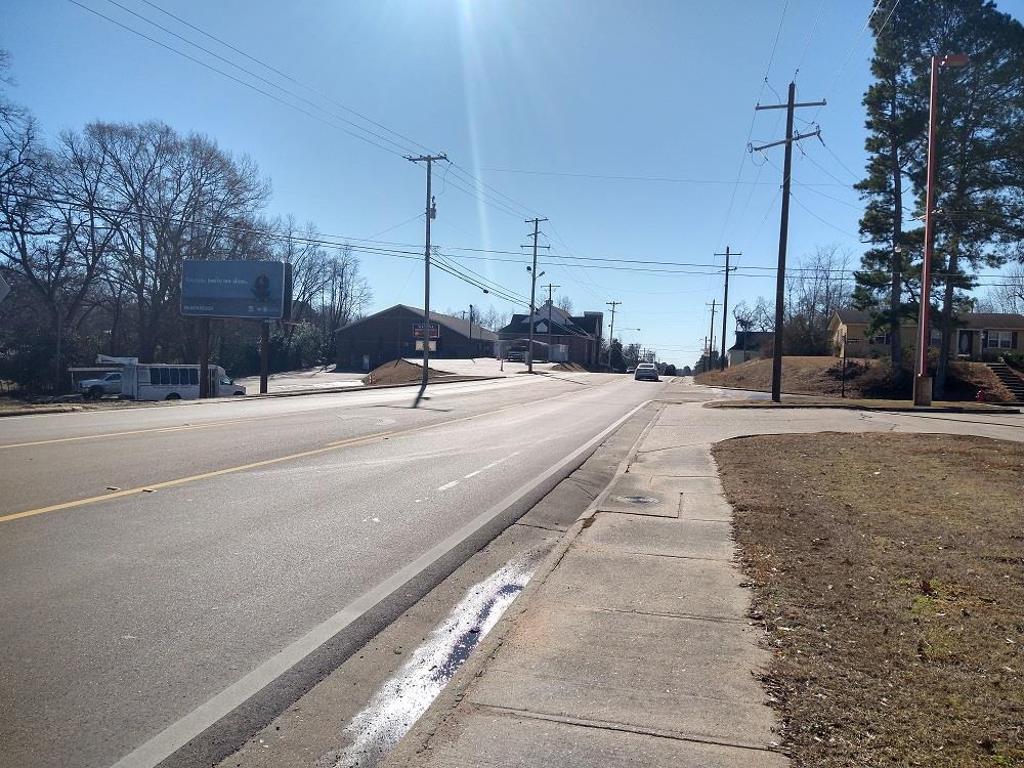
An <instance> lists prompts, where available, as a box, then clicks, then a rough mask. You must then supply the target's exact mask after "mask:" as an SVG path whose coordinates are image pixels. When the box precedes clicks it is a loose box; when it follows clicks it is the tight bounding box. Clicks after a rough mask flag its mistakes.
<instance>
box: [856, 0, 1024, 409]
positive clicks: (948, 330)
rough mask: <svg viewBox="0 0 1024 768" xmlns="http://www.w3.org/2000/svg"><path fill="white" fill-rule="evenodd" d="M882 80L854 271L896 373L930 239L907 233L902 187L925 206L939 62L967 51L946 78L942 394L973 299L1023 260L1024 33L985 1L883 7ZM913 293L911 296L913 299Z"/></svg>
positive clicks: (922, 0)
mask: <svg viewBox="0 0 1024 768" xmlns="http://www.w3.org/2000/svg"><path fill="white" fill-rule="evenodd" d="M872 29H873V31H874V33H875V55H874V59H873V60H872V73H873V75H874V77H875V81H874V82H873V83H872V85H871V86H870V87H869V88H868V91H867V93H866V94H865V97H864V105H865V107H866V109H867V128H868V130H869V136H868V139H867V141H866V147H867V149H868V151H869V153H870V158H869V161H868V165H867V171H868V173H867V177H866V178H865V179H864V180H863V181H862V182H861V183H860V184H858V185H857V188H858V189H860V190H861V192H862V193H863V194H864V197H865V198H866V199H867V205H866V209H865V213H864V216H863V218H862V219H861V223H860V228H861V232H862V233H863V234H864V235H866V236H867V238H868V239H869V242H871V243H872V245H873V246H874V247H873V248H871V249H870V250H868V251H867V252H866V253H865V254H864V256H863V258H862V262H861V263H862V269H861V270H860V271H859V272H858V273H857V284H858V287H857V292H856V301H857V305H858V306H859V307H861V308H865V309H870V310H872V311H873V313H874V314H875V317H876V319H877V325H878V327H882V326H888V328H889V330H890V333H891V334H892V335H891V339H892V347H891V349H890V355H891V357H892V362H893V367H894V370H895V368H896V367H897V366H898V365H900V364H901V363H902V361H901V360H900V356H901V350H900V349H899V325H898V322H899V318H900V317H903V316H906V315H908V314H909V315H914V314H916V310H917V309H918V307H917V304H918V301H912V302H910V301H907V300H906V299H908V298H911V297H912V296H913V294H914V293H915V292H914V291H913V285H908V284H907V278H912V277H913V276H914V275H915V274H917V273H918V269H919V267H915V266H914V265H913V262H914V261H917V262H918V263H919V261H920V253H921V242H922V230H921V228H920V227H915V229H914V230H911V231H907V230H905V229H904V225H905V221H906V219H907V217H906V211H905V209H906V205H905V203H904V199H905V195H906V194H907V193H908V191H909V190H907V189H906V187H905V185H904V182H906V181H907V180H909V181H910V182H911V187H912V191H913V193H914V195H915V197H916V200H917V211H915V214H917V216H916V217H915V218H920V214H921V213H922V212H923V211H924V205H925V181H926V163H927V150H928V147H927V120H928V109H929V91H930V89H929V82H930V74H931V72H930V70H931V67H930V59H931V57H932V56H933V55H938V56H941V55H946V54H955V53H966V54H968V56H970V58H971V64H970V65H969V66H968V67H966V68H964V69H960V70H950V71H944V72H943V74H942V81H941V85H940V99H939V101H940V114H939V124H938V145H937V151H938V164H937V169H938V170H937V174H936V189H937V197H936V219H935V222H936V238H935V246H936V247H935V256H934V262H933V264H932V270H933V276H934V278H935V288H937V289H939V290H936V291H935V295H936V296H937V297H941V311H940V312H939V313H938V314H937V316H936V321H937V322H936V323H935V325H937V326H938V327H939V328H940V330H941V338H942V341H941V351H940V356H939V365H938V369H937V371H936V381H935V388H936V392H937V394H938V395H939V396H941V395H942V391H943V388H944V385H945V380H946V375H947V371H948V364H949V348H950V340H951V338H952V334H953V331H954V317H955V314H956V311H957V309H958V307H961V306H964V302H965V299H966V293H965V291H967V290H969V289H970V288H971V287H973V286H974V285H975V282H976V281H975V275H976V273H977V271H978V270H979V269H980V268H982V267H984V266H990V267H991V266H999V265H1001V264H1003V263H1005V262H1006V260H1007V259H1008V258H1009V257H1010V256H1011V255H1012V254H1013V253H1014V250H1015V249H1016V252H1017V254H1019V253H1020V241H1021V238H1022V234H1024V179H1022V178H1021V175H1020V174H1019V173H1018V172H1016V171H1017V170H1019V164H1020V156H1021V151H1022V149H1024V130H1022V129H1021V123H1022V122H1024V26H1022V25H1021V24H1020V23H1019V22H1017V21H1015V20H1014V19H1013V18H1012V17H1010V16H1008V15H1007V14H1003V13H1000V12H999V11H998V10H996V7H995V4H994V3H992V2H989V1H988V0H903V2H896V1H895V0H886V1H885V2H883V4H882V6H881V7H880V8H879V9H878V11H876V13H875V14H874V15H873V17H872ZM908 288H910V289H911V290H907V289H908Z"/></svg>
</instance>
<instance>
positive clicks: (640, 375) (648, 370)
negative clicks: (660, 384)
mask: <svg viewBox="0 0 1024 768" xmlns="http://www.w3.org/2000/svg"><path fill="white" fill-rule="evenodd" d="M633 378H634V379H636V380H637V381H640V380H642V379H646V380H647V381H661V377H660V376H659V375H658V366H656V365H655V364H654V363H640V365H638V366H637V367H636V373H634V374H633Z"/></svg>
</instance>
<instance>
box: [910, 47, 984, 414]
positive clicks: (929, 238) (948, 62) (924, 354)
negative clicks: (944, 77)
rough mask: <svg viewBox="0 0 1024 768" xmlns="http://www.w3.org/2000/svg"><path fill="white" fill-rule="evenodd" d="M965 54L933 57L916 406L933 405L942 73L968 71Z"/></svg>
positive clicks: (918, 325) (915, 381)
mask: <svg viewBox="0 0 1024 768" xmlns="http://www.w3.org/2000/svg"><path fill="white" fill-rule="evenodd" d="M970 61H971V60H970V58H968V56H967V55H966V54H962V53H961V54H955V55H949V56H932V79H931V96H930V100H929V103H928V170H927V182H926V186H925V204H924V264H922V265H921V309H920V312H919V313H918V319H917V365H916V371H915V374H916V375H915V377H914V405H931V404H932V378H931V376H929V375H928V342H929V340H930V335H931V334H930V329H929V327H928V310H929V304H930V301H931V298H930V293H931V279H932V255H933V254H934V252H935V210H934V209H935V163H936V160H937V155H938V147H937V146H936V135H937V133H938V122H939V70H940V69H942V67H966V66H967V65H968V64H969V63H970Z"/></svg>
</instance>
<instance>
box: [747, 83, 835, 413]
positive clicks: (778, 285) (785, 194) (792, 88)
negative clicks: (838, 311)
mask: <svg viewBox="0 0 1024 768" xmlns="http://www.w3.org/2000/svg"><path fill="white" fill-rule="evenodd" d="M824 106H825V100H824V99H822V100H821V101H804V102H800V103H797V101H796V83H790V84H789V98H788V99H787V100H786V103H785V104H768V105H761V104H758V105H757V106H756V107H754V110H755V111H758V110H762V109H784V110H786V138H784V139H781V140H779V141H773V142H771V143H770V144H763V145H761V146H760V147H751V151H752V152H761V151H762V150H765V149H768V148H769V147H777V146H778V145H780V144H785V146H786V162H785V165H784V166H783V170H782V218H781V222H780V224H779V266H778V271H777V272H776V274H775V348H774V349H773V350H772V400H773V401H774V402H776V403H778V402H781V401H782V323H783V316H784V311H783V310H784V309H785V307H784V306H783V301H784V296H785V292H786V291H785V289H786V248H787V246H788V243H789V188H790V179H791V177H792V175H793V144H794V143H795V142H797V141H800V140H801V139H806V138H810V137H811V136H817V137H819V138H820V137H821V129H820V128H819V129H817V130H815V131H811V132H810V133H798V134H796V135H795V136H794V135H793V112H794V111H795V110H796V109H797V107H824Z"/></svg>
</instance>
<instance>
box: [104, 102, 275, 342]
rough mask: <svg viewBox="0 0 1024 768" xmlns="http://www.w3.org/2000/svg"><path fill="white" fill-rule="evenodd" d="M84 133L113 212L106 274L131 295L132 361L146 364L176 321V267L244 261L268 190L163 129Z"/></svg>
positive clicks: (251, 174)
mask: <svg viewBox="0 0 1024 768" xmlns="http://www.w3.org/2000/svg"><path fill="white" fill-rule="evenodd" d="M86 134H87V135H88V136H89V137H90V138H91V139H92V140H93V141H95V142H96V144H97V145H98V146H99V147H100V148H101V151H102V154H103V157H104V160H105V165H106V168H107V174H106V184H105V192H106V199H107V200H108V201H109V202H108V204H107V208H108V209H109V210H113V211H115V212H116V213H115V219H114V220H113V221H111V222H110V223H111V225H112V226H114V227H115V228H116V230H117V233H118V241H119V243H118V245H119V248H118V255H117V265H116V268H115V270H114V273H113V274H114V275H115V278H116V279H118V280H119V281H120V282H121V283H123V284H124V285H125V287H126V288H128V289H129V291H130V294H131V296H132V300H133V304H134V308H135V312H136V326H137V334H138V342H137V346H138V354H139V357H141V358H143V359H145V360H151V359H154V357H155V355H156V352H157V349H158V347H159V345H160V344H161V342H166V341H169V339H167V338H166V337H167V333H166V331H167V330H168V329H167V328H166V327H165V326H166V325H172V326H173V325H174V324H175V323H174V321H176V320H177V319H178V318H177V315H176V313H174V312H173V309H174V308H175V307H176V305H177V303H178V298H179V291H180V281H181V265H182V261H183V260H184V259H211V258H232V257H236V258H237V257H239V256H242V255H245V250H246V249H245V248H244V246H245V244H246V243H247V242H249V241H250V240H251V238H252V235H253V232H254V227H252V226H251V222H252V220H253V218H254V217H255V213H256V211H257V210H258V208H259V207H260V206H261V205H262V204H263V202H264V200H265V199H266V196H267V194H268V193H269V188H268V185H267V184H266V183H265V182H264V181H263V180H262V179H260V178H259V175H258V172H257V170H256V167H255V165H254V164H253V163H251V162H250V161H248V160H247V159H245V158H242V159H241V160H238V159H236V158H234V157H232V156H231V155H229V154H228V153H226V152H223V151H222V150H220V149H219V148H218V147H217V146H216V144H214V143H213V142H212V141H210V140H209V139H206V138H205V137H202V136H196V135H193V136H189V137H187V138H181V137H179V136H178V135H177V134H176V133H175V132H174V131H173V130H172V129H171V128H170V127H169V126H167V125H165V124H163V123H155V122H154V123H145V124H142V125H128V124H109V123H93V124H91V125H89V126H87V127H86Z"/></svg>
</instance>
